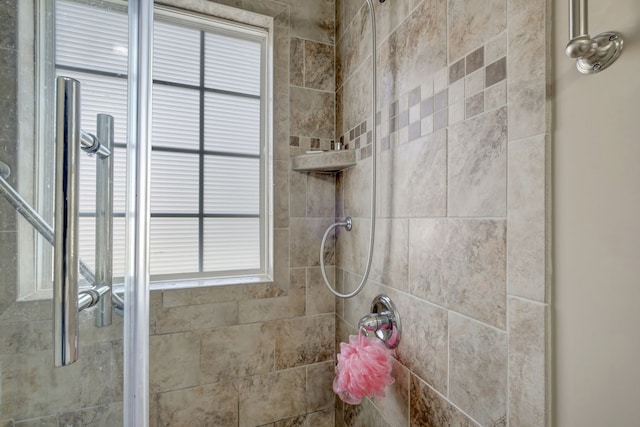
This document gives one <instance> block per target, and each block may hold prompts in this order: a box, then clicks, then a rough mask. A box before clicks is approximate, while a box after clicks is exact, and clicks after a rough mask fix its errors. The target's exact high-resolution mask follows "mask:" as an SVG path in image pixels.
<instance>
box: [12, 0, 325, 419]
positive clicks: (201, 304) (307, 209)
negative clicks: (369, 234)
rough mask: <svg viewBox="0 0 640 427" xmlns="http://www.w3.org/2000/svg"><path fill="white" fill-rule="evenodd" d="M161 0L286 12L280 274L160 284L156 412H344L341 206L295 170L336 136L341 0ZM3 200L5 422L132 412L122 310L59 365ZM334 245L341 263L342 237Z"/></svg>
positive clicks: (281, 39) (226, 10)
mask: <svg viewBox="0 0 640 427" xmlns="http://www.w3.org/2000/svg"><path fill="white" fill-rule="evenodd" d="M16 2H17V0H12V1H2V2H0V16H2V20H1V22H2V24H1V25H2V30H1V31H0V43H1V44H0V55H2V56H3V58H6V60H5V59H3V60H2V61H0V73H1V75H2V76H3V78H2V79H1V80H0V87H1V88H2V91H0V97H1V98H0V108H1V109H2V114H0V117H1V119H0V120H2V122H0V132H1V133H0V145H1V147H2V150H1V152H0V160H3V161H6V162H8V163H11V162H12V161H13V160H14V159H13V156H14V152H15V148H16V143H15V140H16V128H17V117H16V90H17V89H16V79H17V74H16V63H15V59H16V56H17V53H18V51H17V49H16V43H15V10H16ZM159 3H166V4H175V5H178V6H180V7H183V8H187V9H190V10H194V11H197V12H201V13H209V14H214V15H217V16H221V17H223V18H227V19H240V20H249V21H253V22H256V23H259V24H260V23H263V24H264V23H268V22H269V21H270V20H271V18H273V25H274V34H275V39H274V64H275V68H274V129H273V134H274V152H273V158H274V181H275V182H274V189H275V192H274V199H275V200H274V205H275V206H274V222H275V242H274V251H275V252H274V258H275V280H274V282H273V283H269V284H246V285H236V286H223V287H215V288H203V289H187V290H174V291H164V292H152V294H151V310H150V311H151V318H150V320H151V325H150V394H151V396H150V401H151V404H150V425H151V426H179V425H190V426H213V425H215V426H238V425H239V426H262V425H264V426H273V427H276V426H277V427H282V426H294V425H295V426H314V427H321V426H333V425H334V404H335V400H334V396H333V393H332V392H331V381H332V378H333V369H334V363H333V359H334V354H335V353H334V337H335V314H334V313H335V304H334V300H333V298H332V297H331V296H330V294H329V293H328V291H327V290H326V289H325V288H324V285H323V283H322V280H321V276H320V271H319V268H318V264H319V262H318V253H317V252H318V249H317V248H319V246H320V237H321V236H322V233H323V232H324V229H325V228H326V226H327V225H328V224H330V223H331V222H332V221H333V219H334V215H335V196H334V192H335V177H334V176H332V175H326V176H325V175H307V174H300V173H297V172H290V170H289V157H290V156H291V155H296V154H298V153H299V152H300V150H308V149H312V148H313V149H315V148H330V147H331V144H332V141H333V139H334V134H335V132H334V103H335V99H334V94H335V87H334V76H333V69H334V66H333V58H334V37H335V29H334V27H335V24H334V22H335V5H334V2H333V0H320V1H318V0H295V1H292V0H283V1H270V0H219V1H216V2H213V1H206V0H193V1H187V2H185V1H162V2H159ZM258 14H259V15H258ZM265 16H266V17H267V18H268V19H266V20H265ZM5 18H6V19H5ZM290 57H291V61H290ZM14 176H15V175H14ZM0 209H1V210H2V211H1V216H0V250H1V251H2V256H0V268H1V271H2V275H1V276H2V277H1V278H0V280H1V282H0V426H2V427H5V426H8V425H16V426H30V425H43V426H58V425H65V426H66V425H74V426H82V425H102V426H109V427H111V426H117V425H120V424H121V422H122V421H121V412H122V403H121V399H122V332H121V331H122V319H121V318H119V317H114V319H115V322H114V325H113V326H112V327H110V328H105V329H95V328H94V327H93V319H92V318H91V316H90V315H86V314H83V317H82V326H81V346H82V347H81V358H80V361H79V362H78V364H76V365H75V366H73V367H70V368H64V369H52V368H51V345H52V343H51V332H50V331H51V314H50V312H51V309H50V302H48V301H42V302H15V297H16V295H15V288H16V282H17V259H16V249H15V245H16V238H17V236H16V234H17V233H16V225H15V221H16V220H15V214H14V212H13V211H12V209H11V208H10V207H8V206H7V204H6V203H4V202H0ZM325 258H326V261H327V263H328V264H329V265H330V266H331V267H330V268H329V269H330V276H331V277H333V274H334V273H333V267H332V265H333V263H334V248H333V242H331V243H330V245H328V247H327V251H326V254H325ZM27 378H28V379H29V381H25V379H27Z"/></svg>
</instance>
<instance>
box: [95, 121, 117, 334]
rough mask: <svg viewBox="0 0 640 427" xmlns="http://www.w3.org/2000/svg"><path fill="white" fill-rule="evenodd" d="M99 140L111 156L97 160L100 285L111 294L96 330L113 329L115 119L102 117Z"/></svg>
mask: <svg viewBox="0 0 640 427" xmlns="http://www.w3.org/2000/svg"><path fill="white" fill-rule="evenodd" d="M97 125H98V126H97V135H96V136H97V137H98V140H99V141H100V143H101V145H103V146H104V147H105V148H106V149H107V151H109V154H108V155H103V154H100V152H99V151H98V156H97V159H96V162H97V163H96V249H95V250H96V285H97V286H98V287H100V286H106V287H107V288H108V290H107V291H106V293H105V294H104V296H103V297H102V298H100V302H99V303H98V309H97V310H98V312H97V315H96V326H98V327H103V326H109V325H111V312H112V311H111V289H112V287H113V279H112V277H113V274H112V273H113V214H112V212H113V116H109V115H107V114H98V120H97Z"/></svg>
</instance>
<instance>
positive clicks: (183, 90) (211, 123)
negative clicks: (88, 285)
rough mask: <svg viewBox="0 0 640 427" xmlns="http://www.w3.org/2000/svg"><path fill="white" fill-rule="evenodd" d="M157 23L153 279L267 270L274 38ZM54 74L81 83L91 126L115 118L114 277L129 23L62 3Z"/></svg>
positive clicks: (211, 26)
mask: <svg viewBox="0 0 640 427" xmlns="http://www.w3.org/2000/svg"><path fill="white" fill-rule="evenodd" d="M161 16H163V17H164V18H163V20H158V18H156V22H155V24H154V56H153V79H154V82H153V120H152V160H151V234H150V251H151V253H150V263H151V275H152V279H154V278H155V279H174V278H175V279H180V278H193V277H207V276H224V275H242V274H258V273H261V272H265V269H266V268H267V266H266V265H265V263H266V261H265V260H266V259H268V257H267V256H266V254H265V251H266V250H267V249H266V248H267V247H268V244H267V242H266V240H265V239H266V238H267V237H266V236H267V235H268V233H266V232H265V224H267V222H268V208H267V203H266V200H268V194H266V191H267V188H268V185H265V182H264V181H265V179H266V178H265V177H267V174H266V172H265V171H266V169H267V160H268V159H267V158H266V157H267V156H266V155H265V153H267V152H268V150H266V149H265V144H267V141H266V138H265V136H264V135H265V134H266V133H265V131H264V126H265V122H266V121H265V114H266V111H265V110H266V108H265V107H264V105H265V102H264V98H265V93H266V92H265V88H264V74H265V71H264V69H265V66H264V61H265V60H266V59H265V51H266V47H265V46H266V34H264V33H261V32H260V31H258V30H253V31H248V30H243V29H241V28H238V29H234V28H231V27H230V26H229V25H222V24H220V25H219V27H217V26H216V25H218V24H216V21H213V20H206V21H204V20H203V19H201V18H193V17H192V18H186V17H185V15H182V14H179V15H178V14H176V15H175V16H170V15H167V13H164V14H162V15H161ZM55 19H56V26H55V28H56V52H55V61H56V74H57V75H65V76H69V77H73V78H75V79H77V80H79V81H80V82H81V88H82V106H81V113H82V118H81V120H82V127H83V129H85V130H87V131H89V132H95V122H96V119H95V117H96V114H97V113H104V114H110V115H113V116H114V118H115V141H116V148H115V150H114V157H115V177H114V186H115V188H114V192H115V195H114V275H116V276H120V275H122V274H123V270H124V253H123V252H124V207H125V180H126V157H125V156H126V149H125V148H126V129H127V122H126V120H127V117H126V114H127V102H126V100H127V79H126V77H127V16H126V11H124V10H119V9H118V8H117V7H115V6H114V7H109V8H104V7H102V8H99V7H96V6H93V5H88V4H86V3H79V2H75V1H71V0H57V1H56V13H55ZM80 193H81V201H80V205H81V207H80V208H81V221H80V256H81V258H82V259H83V260H85V262H87V263H88V264H89V265H93V264H94V262H95V260H94V254H93V253H94V230H95V162H94V159H91V158H89V157H87V156H82V160H81V188H80Z"/></svg>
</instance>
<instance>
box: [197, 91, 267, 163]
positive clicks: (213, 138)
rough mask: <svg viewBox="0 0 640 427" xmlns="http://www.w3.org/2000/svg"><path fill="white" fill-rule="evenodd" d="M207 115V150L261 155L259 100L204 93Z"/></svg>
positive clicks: (205, 132) (205, 133) (205, 123)
mask: <svg viewBox="0 0 640 427" xmlns="http://www.w3.org/2000/svg"><path fill="white" fill-rule="evenodd" d="M204 111H205V112H204V146H205V149H207V150H211V151H222V152H229V153H241V154H253V155H258V154H260V100H259V99H253V98H244V97H240V96H232V95H226V94H219V93H205V96H204Z"/></svg>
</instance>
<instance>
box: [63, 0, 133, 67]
mask: <svg viewBox="0 0 640 427" xmlns="http://www.w3.org/2000/svg"><path fill="white" fill-rule="evenodd" d="M127 19H128V18H127V13H126V11H124V10H117V9H112V10H106V9H99V11H98V9H96V8H95V7H92V6H90V5H87V4H82V3H77V2H73V1H65V0H58V1H57V2H56V25H55V29H56V64H57V65H63V66H71V67H80V68H87V69H92V70H98V71H108V72H113V73H119V74H126V73H127V55H128V50H127V45H128V44H127V39H128V32H127V28H128V24H127ZM79 59H81V60H79Z"/></svg>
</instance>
